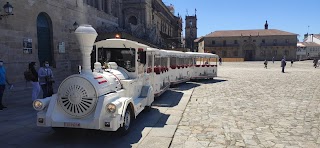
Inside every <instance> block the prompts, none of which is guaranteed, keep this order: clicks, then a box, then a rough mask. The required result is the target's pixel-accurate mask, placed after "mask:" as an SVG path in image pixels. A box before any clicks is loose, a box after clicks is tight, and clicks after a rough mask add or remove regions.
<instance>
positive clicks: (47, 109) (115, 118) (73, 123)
mask: <svg viewBox="0 0 320 148" xmlns="http://www.w3.org/2000/svg"><path fill="white" fill-rule="evenodd" d="M75 34H76V37H77V39H78V41H79V44H80V51H81V54H82V69H81V72H80V74H74V75H71V76H69V77H67V78H66V79H65V80H63V81H62V83H61V84H60V86H59V88H58V92H57V93H56V94H54V95H52V96H51V97H47V98H43V99H37V100H35V101H34V102H33V107H34V109H35V110H37V111H38V112H37V125H38V126H45V127H52V128H60V129H61V128H82V129H95V130H102V131H119V133H120V134H123V135H124V134H126V133H128V131H129V130H130V127H131V123H132V120H133V119H135V118H136V117H137V115H138V114H139V113H140V112H141V111H142V110H143V109H145V108H150V106H151V104H152V102H153V101H154V97H155V96H159V95H161V94H162V93H164V92H165V91H166V90H167V89H168V88H169V86H170V84H178V83H182V82H185V81H188V80H189V79H190V78H212V77H214V76H216V74H217V71H216V70H217V67H216V66H215V67H214V66H211V64H210V66H207V65H205V66H197V65H194V62H196V60H197V59H199V58H203V59H207V60H209V63H210V62H211V61H210V59H211V58H217V56H216V55H213V54H200V53H184V52H179V51H167V50H160V49H155V48H151V47H149V46H147V45H144V44H140V43H138V42H134V41H130V40H126V39H107V40H102V41H99V42H96V43H94V41H95V39H96V37H97V33H96V31H95V30H94V29H93V28H92V27H91V26H90V25H84V26H80V27H79V28H77V29H76V31H75ZM94 46H95V47H96V52H95V53H93V54H96V55H95V58H96V59H95V60H93V61H95V62H94V63H93V64H91V62H90V61H91V60H90V54H91V53H92V50H93V47H94ZM203 59H202V61H199V62H200V64H201V63H204V61H203ZM101 63H103V66H102V65H101ZM206 64H208V63H206ZM90 65H94V69H93V70H92V69H91V68H90V67H91V66H90ZM202 65H203V64H202ZM198 71H199V72H200V73H197V72H198ZM211 71H212V73H210V72H211Z"/></svg>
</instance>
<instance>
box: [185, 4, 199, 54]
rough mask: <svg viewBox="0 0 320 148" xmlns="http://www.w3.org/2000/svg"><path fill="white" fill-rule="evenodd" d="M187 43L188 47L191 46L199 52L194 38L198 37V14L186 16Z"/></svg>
mask: <svg viewBox="0 0 320 148" xmlns="http://www.w3.org/2000/svg"><path fill="white" fill-rule="evenodd" d="M195 11H197V10H195ZM185 23H186V24H185V44H186V48H189V49H190V51H192V52H197V51H196V50H197V49H196V48H195V45H194V40H195V39H196V38H197V29H198V28H197V14H196V13H195V15H194V16H186V20H185Z"/></svg>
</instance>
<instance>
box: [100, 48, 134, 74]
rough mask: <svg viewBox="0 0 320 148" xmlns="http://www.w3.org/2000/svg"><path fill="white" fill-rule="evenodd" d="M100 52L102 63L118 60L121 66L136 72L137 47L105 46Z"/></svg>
mask: <svg viewBox="0 0 320 148" xmlns="http://www.w3.org/2000/svg"><path fill="white" fill-rule="evenodd" d="M99 51H100V50H99ZM98 54H99V55H98V57H99V61H100V62H101V63H108V62H116V63H117V65H118V66H119V67H122V68H124V69H126V70H127V71H128V72H135V66H136V62H135V49H130V48H103V49H101V52H99V53H98ZM100 57H101V59H100Z"/></svg>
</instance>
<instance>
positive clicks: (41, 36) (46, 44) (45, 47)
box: [37, 12, 55, 66]
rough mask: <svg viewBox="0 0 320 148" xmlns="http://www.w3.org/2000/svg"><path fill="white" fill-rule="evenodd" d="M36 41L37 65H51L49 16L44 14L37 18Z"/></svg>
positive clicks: (50, 26) (50, 24)
mask: <svg viewBox="0 0 320 148" xmlns="http://www.w3.org/2000/svg"><path fill="white" fill-rule="evenodd" d="M37 39H38V60H39V63H40V64H42V63H43V62H44V61H48V62H49V64H50V65H53V64H54V63H53V50H52V42H53V41H52V23H51V19H50V17H49V15H48V14H47V13H44V12H41V13H40V14H39V15H38V17H37ZM41 66H42V65H41ZM53 66H55V65H53Z"/></svg>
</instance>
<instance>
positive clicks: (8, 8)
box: [0, 2, 13, 20]
mask: <svg viewBox="0 0 320 148" xmlns="http://www.w3.org/2000/svg"><path fill="white" fill-rule="evenodd" d="M3 9H4V12H5V14H1V15H0V20H2V17H6V16H9V15H13V13H12V10H13V7H12V5H11V4H9V2H7V3H6V4H5V5H4V6H3Z"/></svg>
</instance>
